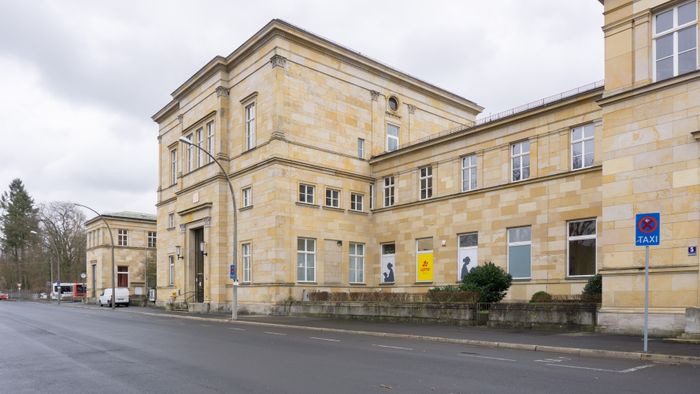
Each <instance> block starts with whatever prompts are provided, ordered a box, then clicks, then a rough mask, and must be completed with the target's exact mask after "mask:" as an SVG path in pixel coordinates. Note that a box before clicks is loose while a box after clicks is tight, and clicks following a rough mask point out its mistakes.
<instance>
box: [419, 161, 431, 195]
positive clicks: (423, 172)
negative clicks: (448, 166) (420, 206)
mask: <svg viewBox="0 0 700 394" xmlns="http://www.w3.org/2000/svg"><path fill="white" fill-rule="evenodd" d="M419 171H420V199H421V200H425V199H426V198H431V197H432V196H433V167H421V168H420V170H419Z"/></svg>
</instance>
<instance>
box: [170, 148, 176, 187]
mask: <svg viewBox="0 0 700 394" xmlns="http://www.w3.org/2000/svg"><path fill="white" fill-rule="evenodd" d="M176 183H177V148H175V149H171V150H170V185H171V186H172V185H174V184H176Z"/></svg>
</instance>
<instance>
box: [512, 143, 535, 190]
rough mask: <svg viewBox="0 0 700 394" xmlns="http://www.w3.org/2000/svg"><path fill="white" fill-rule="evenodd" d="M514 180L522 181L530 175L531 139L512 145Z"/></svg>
mask: <svg viewBox="0 0 700 394" xmlns="http://www.w3.org/2000/svg"><path fill="white" fill-rule="evenodd" d="M511 158H512V164H513V166H512V170H513V177H512V181H513V182H516V181H522V180H525V179H527V178H529V177H530V141H523V142H518V143H516V144H513V145H512V146H511Z"/></svg>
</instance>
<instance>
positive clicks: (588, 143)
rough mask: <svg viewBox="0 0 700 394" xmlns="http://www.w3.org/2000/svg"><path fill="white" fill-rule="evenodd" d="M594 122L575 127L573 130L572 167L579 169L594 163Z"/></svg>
mask: <svg viewBox="0 0 700 394" xmlns="http://www.w3.org/2000/svg"><path fill="white" fill-rule="evenodd" d="M593 130H594V127H593V125H592V124H587V125H585V126H579V127H574V128H573V129H572V130H571V169H572V170H578V169H581V168H586V167H590V166H592V165H593V147H594V143H593Z"/></svg>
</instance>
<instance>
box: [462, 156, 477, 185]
mask: <svg viewBox="0 0 700 394" xmlns="http://www.w3.org/2000/svg"><path fill="white" fill-rule="evenodd" d="M474 189H476V155H469V156H465V157H463V158H462V191H463V192H466V191H467V190H474Z"/></svg>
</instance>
